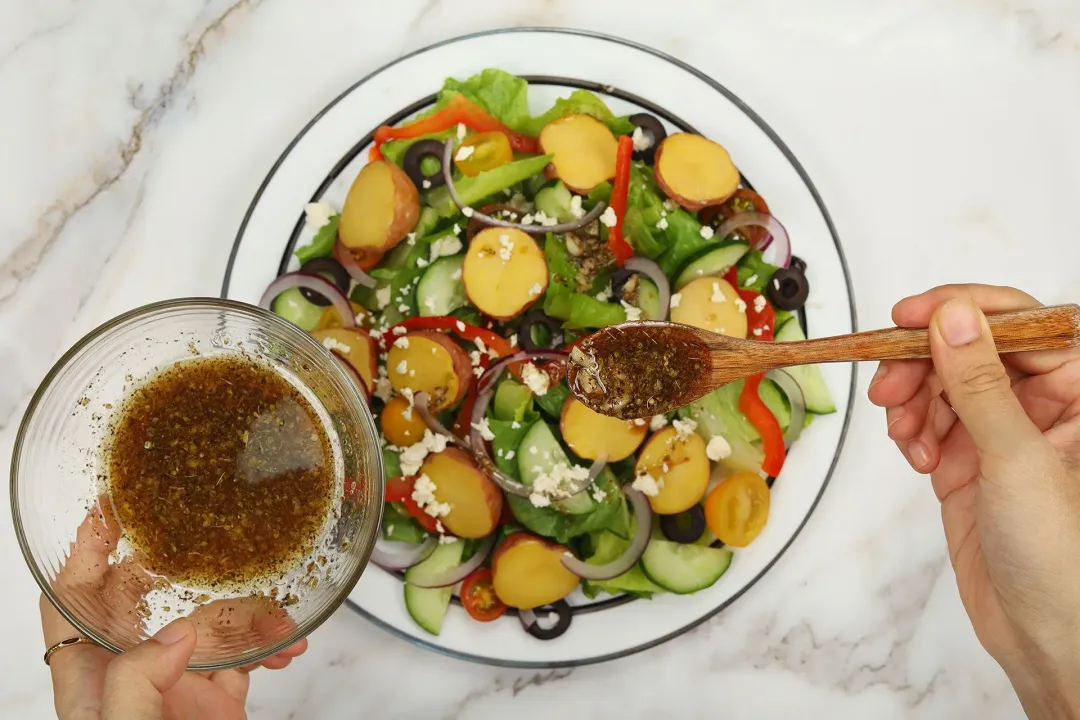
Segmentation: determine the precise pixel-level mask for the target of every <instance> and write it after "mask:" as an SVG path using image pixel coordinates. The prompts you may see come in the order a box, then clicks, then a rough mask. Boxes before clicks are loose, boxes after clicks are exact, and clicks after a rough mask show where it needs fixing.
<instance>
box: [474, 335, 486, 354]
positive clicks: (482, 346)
mask: <svg viewBox="0 0 1080 720" xmlns="http://www.w3.org/2000/svg"><path fill="white" fill-rule="evenodd" d="M473 345H476V349H477V350H479V351H480V352H487V345H485V344H484V341H483V339H482V338H479V337H477V338H473Z"/></svg>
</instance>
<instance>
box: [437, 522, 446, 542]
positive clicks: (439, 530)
mask: <svg viewBox="0 0 1080 720" xmlns="http://www.w3.org/2000/svg"><path fill="white" fill-rule="evenodd" d="M435 532H437V533H439V541H440V542H442V539H443V538H444V537H446V528H444V527H443V524H442V522H440V521H439V520H436V521H435Z"/></svg>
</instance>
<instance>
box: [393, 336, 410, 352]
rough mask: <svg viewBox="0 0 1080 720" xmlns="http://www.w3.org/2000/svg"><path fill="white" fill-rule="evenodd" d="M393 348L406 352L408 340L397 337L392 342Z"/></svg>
mask: <svg viewBox="0 0 1080 720" xmlns="http://www.w3.org/2000/svg"><path fill="white" fill-rule="evenodd" d="M394 347H396V348H401V349H402V350H408V349H409V338H407V337H399V338H398V339H397V340H395V341H394Z"/></svg>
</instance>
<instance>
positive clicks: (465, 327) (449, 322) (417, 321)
mask: <svg viewBox="0 0 1080 720" xmlns="http://www.w3.org/2000/svg"><path fill="white" fill-rule="evenodd" d="M394 328H404V329H405V330H406V331H408V332H412V331H413V330H449V331H450V332H452V333H454V334H455V335H457V336H458V337H459V338H461V339H462V340H467V341H469V342H476V341H477V340H478V339H479V340H480V341H481V342H482V343H484V345H485V346H486V347H489V348H491V349H492V350H494V351H495V352H496V353H497V354H498V355H499V357H506V356H507V355H510V354H511V353H513V352H514V346H513V345H511V344H510V341H509V340H507V339H506V338H504V337H503V336H502V335H499V334H498V333H496V332H492V331H491V330H485V329H484V328H479V327H476V326H475V325H469V324H468V323H466V322H464V321H462V320H458V319H457V318H456V317H453V316H451V315H436V316H430V317H413V318H409V319H408V320H402V321H401V322H399V323H398V324H397V325H394ZM394 328H390V329H389V330H387V332H389V333H390V334H391V335H392V334H393V330H394ZM385 336H386V333H383V337H385Z"/></svg>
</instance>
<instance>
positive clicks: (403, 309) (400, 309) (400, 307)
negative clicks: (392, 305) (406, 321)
mask: <svg viewBox="0 0 1080 720" xmlns="http://www.w3.org/2000/svg"><path fill="white" fill-rule="evenodd" d="M397 309H398V312H400V313H401V314H402V315H408V314H409V310H411V308H410V307H409V306H408V305H406V304H405V303H401V304H400V305H398V306H397Z"/></svg>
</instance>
